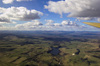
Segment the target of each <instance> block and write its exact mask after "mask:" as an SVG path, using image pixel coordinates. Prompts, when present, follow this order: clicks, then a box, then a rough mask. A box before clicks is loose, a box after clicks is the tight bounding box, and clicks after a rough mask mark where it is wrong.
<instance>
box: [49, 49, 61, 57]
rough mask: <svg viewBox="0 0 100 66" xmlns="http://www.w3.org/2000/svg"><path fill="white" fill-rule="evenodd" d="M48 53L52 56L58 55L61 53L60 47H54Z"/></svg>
mask: <svg viewBox="0 0 100 66" xmlns="http://www.w3.org/2000/svg"><path fill="white" fill-rule="evenodd" d="M48 53H51V54H52V55H54V56H55V55H58V54H59V53H60V51H59V47H57V48H55V47H52V50H51V51H49V52H48Z"/></svg>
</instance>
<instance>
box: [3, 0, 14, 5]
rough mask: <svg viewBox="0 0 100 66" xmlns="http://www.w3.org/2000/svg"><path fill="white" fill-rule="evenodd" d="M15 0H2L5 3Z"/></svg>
mask: <svg viewBox="0 0 100 66" xmlns="http://www.w3.org/2000/svg"><path fill="white" fill-rule="evenodd" d="M13 1H14V0H2V2H3V3H4V4H10V3H12V2H13Z"/></svg>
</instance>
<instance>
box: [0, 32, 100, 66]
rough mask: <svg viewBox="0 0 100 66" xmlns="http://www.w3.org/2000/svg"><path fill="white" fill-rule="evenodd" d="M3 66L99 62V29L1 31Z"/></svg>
mask: <svg viewBox="0 0 100 66" xmlns="http://www.w3.org/2000/svg"><path fill="white" fill-rule="evenodd" d="M53 48H55V49H56V50H55V52H59V53H58V54H56V55H53V54H52V53H50V51H53ZM0 66H100V32H74V31H73V32H64V31H59V32H58V31H0Z"/></svg>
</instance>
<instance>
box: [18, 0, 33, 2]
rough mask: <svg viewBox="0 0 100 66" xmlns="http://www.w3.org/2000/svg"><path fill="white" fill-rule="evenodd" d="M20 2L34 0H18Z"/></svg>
mask: <svg viewBox="0 0 100 66" xmlns="http://www.w3.org/2000/svg"><path fill="white" fill-rule="evenodd" d="M16 1H18V2H21V1H32V0H16Z"/></svg>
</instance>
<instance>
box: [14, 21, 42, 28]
mask: <svg viewBox="0 0 100 66" xmlns="http://www.w3.org/2000/svg"><path fill="white" fill-rule="evenodd" d="M41 25H43V24H42V23H41V22H40V21H38V20H33V21H32V22H27V23H24V24H17V25H16V26H15V27H16V28H20V29H23V28H26V29H30V28H34V27H38V26H41Z"/></svg>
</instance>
